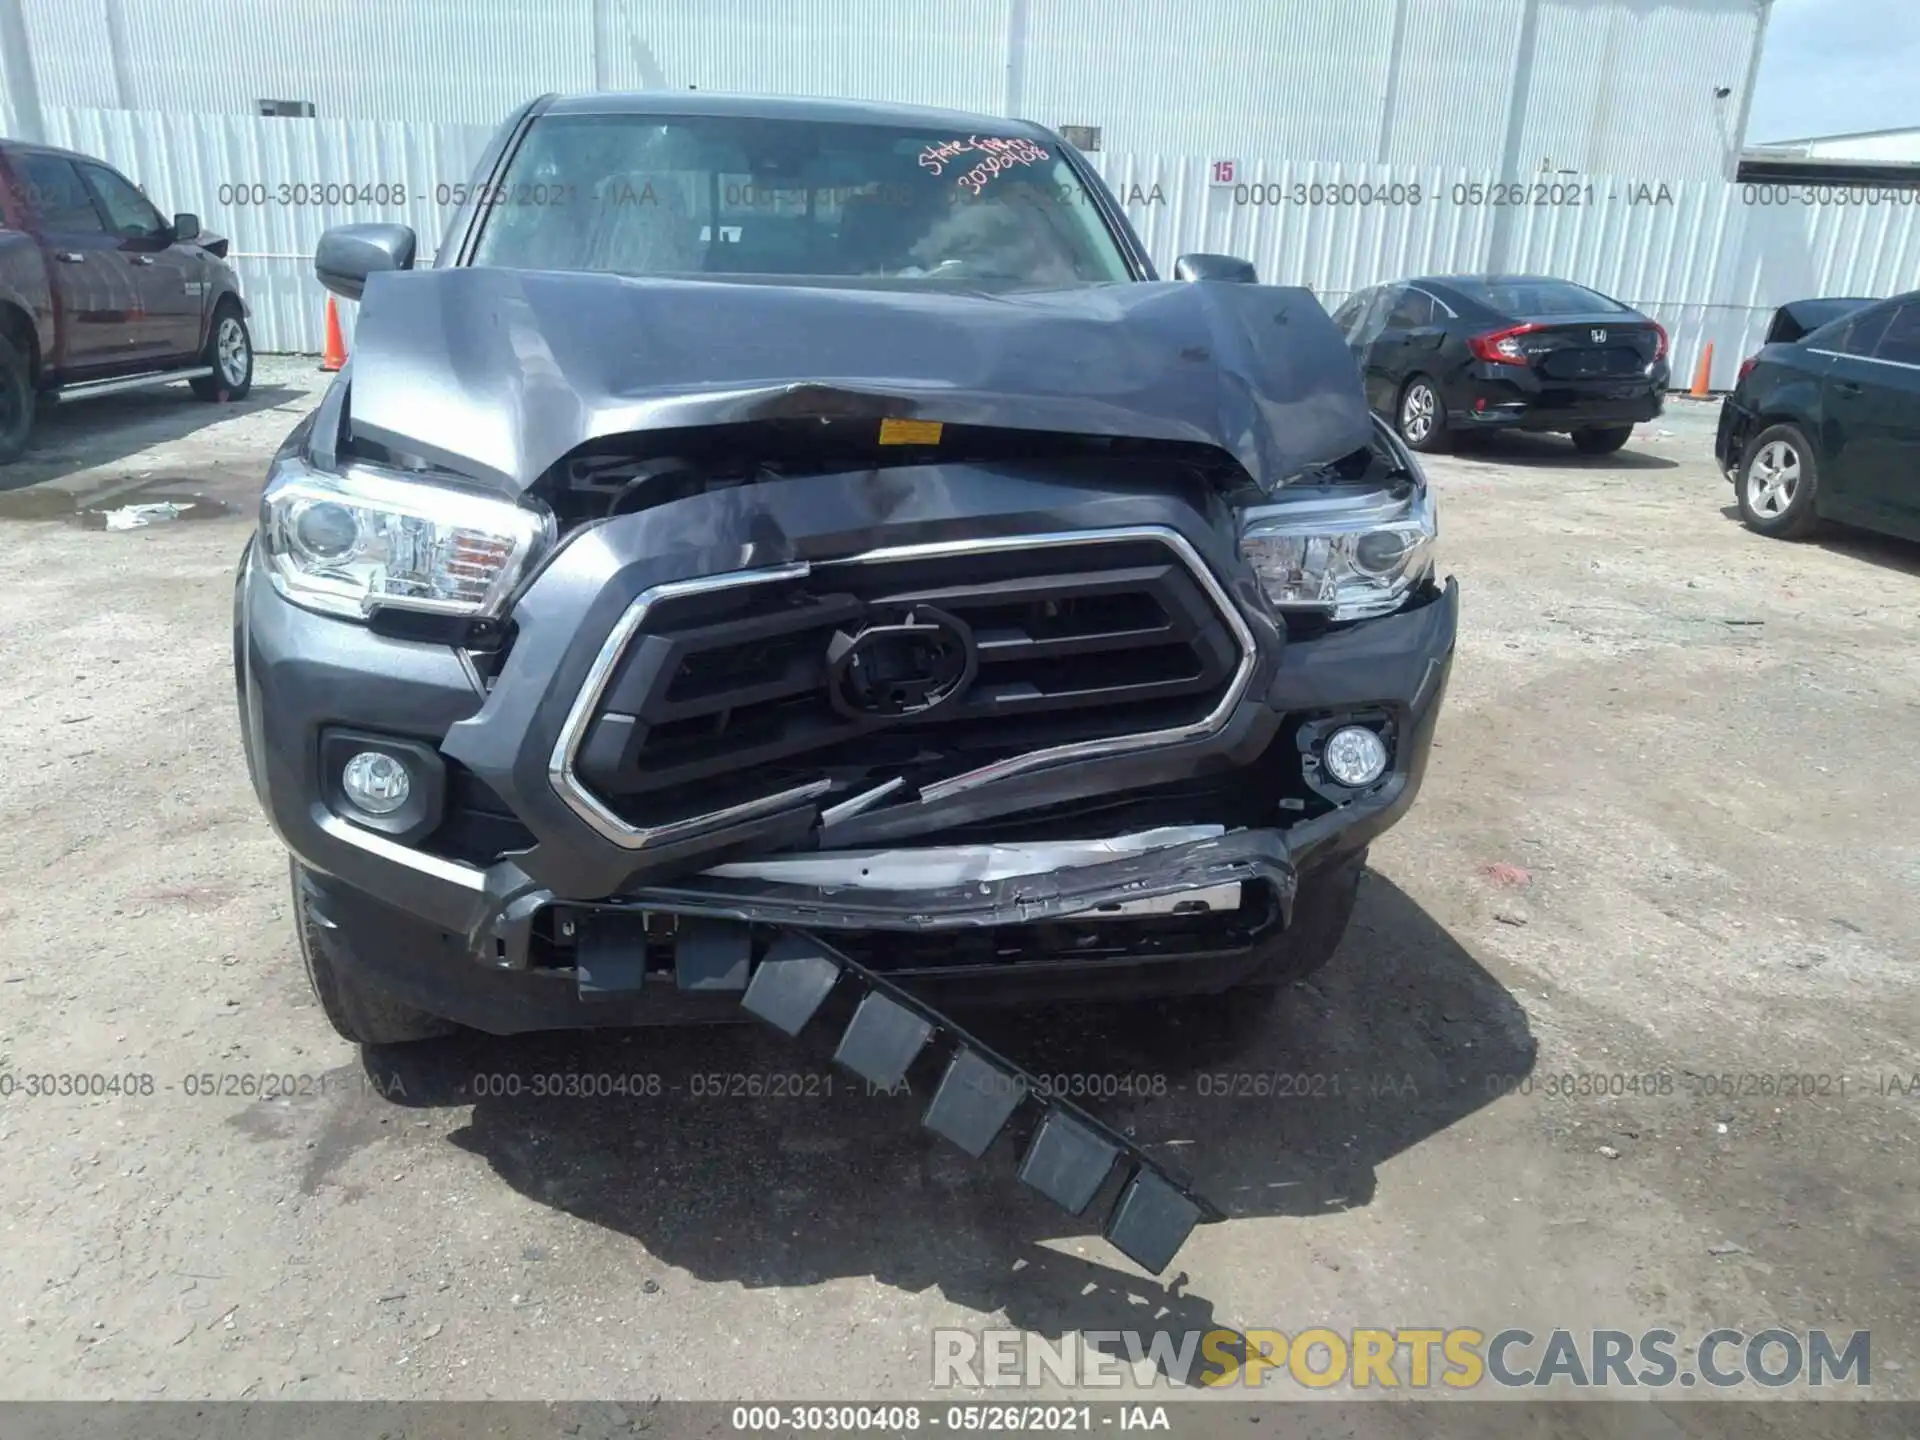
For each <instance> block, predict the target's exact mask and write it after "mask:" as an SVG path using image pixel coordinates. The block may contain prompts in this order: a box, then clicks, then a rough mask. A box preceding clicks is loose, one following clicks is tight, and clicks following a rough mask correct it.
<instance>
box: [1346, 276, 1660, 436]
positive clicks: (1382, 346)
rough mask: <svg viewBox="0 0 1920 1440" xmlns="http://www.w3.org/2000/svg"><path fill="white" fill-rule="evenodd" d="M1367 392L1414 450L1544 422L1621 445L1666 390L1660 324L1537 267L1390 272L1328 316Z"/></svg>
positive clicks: (1559, 429) (1649, 416)
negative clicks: (1514, 271)
mask: <svg viewBox="0 0 1920 1440" xmlns="http://www.w3.org/2000/svg"><path fill="white" fill-rule="evenodd" d="M1333 320H1334V324H1336V325H1337V326H1339V327H1340V329H1341V330H1342V332H1343V333H1344V334H1345V335H1346V337H1347V345H1348V348H1350V349H1351V350H1352V351H1353V357H1354V360H1355V361H1356V362H1357V363H1358V364H1359V366H1360V369H1361V372H1362V374H1363V375H1364V376H1365V378H1366V383H1367V398H1368V400H1369V401H1370V403H1371V404H1372V405H1373V408H1374V409H1375V410H1376V411H1378V412H1379V413H1380V414H1381V415H1384V416H1386V417H1387V418H1388V419H1389V420H1391V421H1392V422H1393V423H1394V425H1395V427H1396V428H1397V429H1398V430H1399V431H1400V435H1401V437H1402V438H1403V439H1404V440H1405V441H1406V442H1407V444H1408V445H1409V446H1410V447H1411V448H1413V449H1415V450H1440V449H1444V448H1445V447H1446V445H1447V443H1448V442H1449V440H1450V439H1451V438H1452V437H1453V436H1455V435H1459V434H1465V433H1468V432H1473V431H1485V430H1545V431H1557V432H1559V433H1562V434H1567V435H1571V436H1572V437H1573V443H1574V445H1575V447H1576V448H1578V449H1579V450H1581V451H1582V452H1584V453H1585V454H1588V455H1605V454H1609V453H1611V452H1612V451H1615V450H1618V449H1619V448H1620V447H1621V446H1622V445H1624V444H1626V443H1627V438H1628V437H1629V436H1630V435H1632V434H1633V427H1634V426H1635V425H1636V424H1637V423H1639V422H1640V421H1642V420H1651V419H1653V418H1654V417H1655V416H1656V415H1658V414H1659V413H1660V409H1661V406H1662V405H1664V404H1665V402H1666V393H1667V379H1668V374H1669V372H1668V368H1667V332H1666V331H1665V330H1663V329H1661V328H1660V326H1659V325H1657V324H1655V323H1654V322H1653V321H1652V320H1650V319H1648V318H1647V317H1646V316H1645V315H1642V314H1641V313H1640V312H1639V311H1637V310H1635V309H1633V308H1632V307H1631V306H1628V305H1623V304H1621V303H1620V302H1619V301H1618V300H1612V299H1609V298H1608V297H1607V296H1605V295H1602V294H1600V293H1599V291H1597V290H1589V289H1587V288H1586V287H1585V286H1582V285H1574V284H1571V283H1570V282H1568V281H1565V280H1555V279H1551V278H1549V277H1545V276H1539V275H1448V276H1434V277H1429V278H1424V279H1415V280H1396V281H1394V282H1392V283H1391V284H1387V285H1375V286H1373V287H1372V288H1371V289H1367V290H1362V291H1360V292H1359V293H1358V294H1356V295H1354V296H1352V297H1351V298H1350V299H1349V300H1348V301H1347V302H1346V304H1344V305H1342V306H1341V307H1340V308H1339V310H1337V311H1335V312H1334V317H1333Z"/></svg>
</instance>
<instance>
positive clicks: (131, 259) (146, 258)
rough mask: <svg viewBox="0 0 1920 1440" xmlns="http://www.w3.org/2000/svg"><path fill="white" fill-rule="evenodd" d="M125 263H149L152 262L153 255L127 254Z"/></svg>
mask: <svg viewBox="0 0 1920 1440" xmlns="http://www.w3.org/2000/svg"><path fill="white" fill-rule="evenodd" d="M127 263H128V264H129V265H151V264H152V263H153V257H152V256H151V255H129V256H128V257H127Z"/></svg>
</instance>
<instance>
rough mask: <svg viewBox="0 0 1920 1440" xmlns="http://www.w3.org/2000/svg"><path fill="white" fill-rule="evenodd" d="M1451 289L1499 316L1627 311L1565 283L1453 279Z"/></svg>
mask: <svg viewBox="0 0 1920 1440" xmlns="http://www.w3.org/2000/svg"><path fill="white" fill-rule="evenodd" d="M1453 288H1454V289H1456V290H1458V291H1459V292H1460V293H1461V294H1462V295H1464V296H1466V297H1467V298H1468V299H1469V300H1472V301H1474V302H1475V303H1477V304H1480V305H1484V306H1486V307H1487V308H1488V309H1489V310H1494V311H1497V312H1498V313H1500V314H1502V315H1520V316H1539V315H1605V314H1610V313H1613V312H1615V311H1624V310H1625V309H1626V308H1627V307H1626V306H1624V305H1622V304H1621V303H1620V302H1619V301H1618V300H1609V299H1608V298H1607V297H1606V296H1605V295H1602V294H1601V293H1600V292H1599V291H1598V290H1589V289H1587V288H1586V287H1585V286H1584V285H1574V284H1571V283H1569V282H1568V281H1565V280H1529V279H1517V280H1504V279H1500V280H1456V281H1454V282H1453Z"/></svg>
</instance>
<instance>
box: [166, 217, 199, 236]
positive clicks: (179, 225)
mask: <svg viewBox="0 0 1920 1440" xmlns="http://www.w3.org/2000/svg"><path fill="white" fill-rule="evenodd" d="M173 238H174V239H175V240H198V239H199V238H200V217H199V216H198V215H189V214H187V213H186V212H185V211H182V212H181V213H180V214H178V215H176V216H174V217H173Z"/></svg>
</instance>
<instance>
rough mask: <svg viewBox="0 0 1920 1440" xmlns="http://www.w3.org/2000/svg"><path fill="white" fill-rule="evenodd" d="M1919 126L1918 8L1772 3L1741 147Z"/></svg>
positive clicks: (1866, 0) (1875, 0) (1897, 3)
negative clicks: (1758, 71)
mask: <svg viewBox="0 0 1920 1440" xmlns="http://www.w3.org/2000/svg"><path fill="white" fill-rule="evenodd" d="M1907 126H1920V0H1775V3H1774V7H1773V18H1772V20H1771V21H1769V22H1768V24H1767V40H1766V48H1765V49H1764V50H1763V51H1762V52H1761V56H1760V78H1759V80H1758V82H1757V83H1756V85H1755V86H1754V95H1753V111H1752V114H1751V116H1750V117H1749V119H1748V123H1747V143H1748V144H1750V145H1752V144H1764V143H1765V142H1767V141H1769V140H1786V139H1795V138H1798V137H1800V136H1802V135H1833V134H1839V133H1843V132H1846V131H1850V130H1892V129H1896V128H1904V127H1907Z"/></svg>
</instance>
